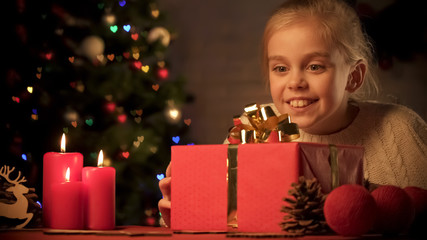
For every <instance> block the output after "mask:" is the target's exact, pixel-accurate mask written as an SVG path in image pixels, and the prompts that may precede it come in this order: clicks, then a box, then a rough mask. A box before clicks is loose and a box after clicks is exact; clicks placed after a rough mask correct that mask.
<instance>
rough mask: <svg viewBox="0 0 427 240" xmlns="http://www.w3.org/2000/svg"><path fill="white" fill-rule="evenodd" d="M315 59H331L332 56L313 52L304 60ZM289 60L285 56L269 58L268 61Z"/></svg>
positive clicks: (326, 53)
mask: <svg viewBox="0 0 427 240" xmlns="http://www.w3.org/2000/svg"><path fill="white" fill-rule="evenodd" d="M313 57H322V58H330V57H331V55H330V54H329V53H328V52H312V53H308V54H306V55H305V56H304V59H310V58H313ZM286 59H287V58H286V57H285V56H283V55H272V56H268V61H272V60H278V61H283V60H286Z"/></svg>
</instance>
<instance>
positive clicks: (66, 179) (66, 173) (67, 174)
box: [65, 167, 70, 182]
mask: <svg viewBox="0 0 427 240" xmlns="http://www.w3.org/2000/svg"><path fill="white" fill-rule="evenodd" d="M65 181H66V182H69V181H70V167H68V168H67V172H65Z"/></svg>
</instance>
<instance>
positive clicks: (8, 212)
mask: <svg viewBox="0 0 427 240" xmlns="http://www.w3.org/2000/svg"><path fill="white" fill-rule="evenodd" d="M13 170H15V167H13V168H12V169H10V168H9V166H6V165H5V166H3V167H2V168H1V169H0V176H2V177H4V178H5V179H6V180H7V181H8V182H9V183H11V184H14V186H12V187H9V188H8V189H6V191H8V192H12V193H13V195H15V198H16V202H15V203H12V204H6V203H2V202H0V216H4V217H7V218H17V219H25V222H24V223H22V224H19V225H17V226H16V227H15V228H16V229H18V228H23V227H24V226H25V225H27V224H28V223H29V222H30V221H31V218H32V217H33V214H32V213H27V210H28V199H27V198H26V197H25V196H24V194H25V193H28V191H29V189H28V188H27V187H25V186H24V185H22V184H21V183H23V182H26V181H27V180H26V179H25V177H22V179H19V178H20V177H21V172H20V171H19V173H18V177H17V178H16V179H15V180H10V179H9V174H10V173H11V172H13Z"/></svg>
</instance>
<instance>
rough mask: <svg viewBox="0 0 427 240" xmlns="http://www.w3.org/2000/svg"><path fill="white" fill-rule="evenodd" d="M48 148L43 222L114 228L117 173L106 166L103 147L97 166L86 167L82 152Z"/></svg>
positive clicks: (53, 225) (58, 225)
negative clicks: (50, 149) (67, 151)
mask: <svg viewBox="0 0 427 240" xmlns="http://www.w3.org/2000/svg"><path fill="white" fill-rule="evenodd" d="M61 142H62V143H61V153H55V152H49V153H46V154H45V155H44V157H43V222H44V226H45V227H48V228H56V229H84V228H86V229H93V230H107V229H114V228H115V181H116V180H115V177H116V176H115V175H116V171H115V169H114V168H112V167H103V164H102V159H103V156H102V155H103V154H102V150H101V152H100V156H99V159H98V167H85V168H83V155H82V154H80V153H65V137H64V136H63V140H62V141H61Z"/></svg>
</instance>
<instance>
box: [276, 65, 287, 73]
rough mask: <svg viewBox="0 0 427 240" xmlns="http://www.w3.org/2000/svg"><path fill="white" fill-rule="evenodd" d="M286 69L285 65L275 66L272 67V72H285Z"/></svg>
mask: <svg viewBox="0 0 427 240" xmlns="http://www.w3.org/2000/svg"><path fill="white" fill-rule="evenodd" d="M287 70H288V69H287V68H286V67H285V66H277V67H274V68H273V72H286V71H287Z"/></svg>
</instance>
